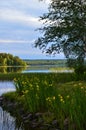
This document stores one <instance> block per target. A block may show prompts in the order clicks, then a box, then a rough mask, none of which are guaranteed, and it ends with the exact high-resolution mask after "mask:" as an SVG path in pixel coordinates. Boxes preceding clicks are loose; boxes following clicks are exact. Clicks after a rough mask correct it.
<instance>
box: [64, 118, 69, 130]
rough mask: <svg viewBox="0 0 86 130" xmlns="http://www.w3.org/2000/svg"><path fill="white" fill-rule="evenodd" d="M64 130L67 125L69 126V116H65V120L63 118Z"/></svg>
mask: <svg viewBox="0 0 86 130" xmlns="http://www.w3.org/2000/svg"><path fill="white" fill-rule="evenodd" d="M63 125H64V130H68V127H69V118H66V119H65V120H64V124H63Z"/></svg>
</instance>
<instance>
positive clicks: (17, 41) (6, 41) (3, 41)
mask: <svg viewBox="0 0 86 130" xmlns="http://www.w3.org/2000/svg"><path fill="white" fill-rule="evenodd" d="M33 42H34V40H31V41H30V40H29V41H27V40H10V39H7V40H4V39H0V43H8V44H9V43H33Z"/></svg>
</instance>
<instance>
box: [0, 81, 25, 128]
mask: <svg viewBox="0 0 86 130" xmlns="http://www.w3.org/2000/svg"><path fill="white" fill-rule="evenodd" d="M10 91H15V86H14V84H13V82H10V81H0V96H1V95H2V94H3V93H6V92H10ZM0 130H23V128H21V127H20V128H18V127H17V124H16V119H15V118H14V117H12V116H11V115H10V113H8V112H6V111H3V109H2V108H1V107H0Z"/></svg>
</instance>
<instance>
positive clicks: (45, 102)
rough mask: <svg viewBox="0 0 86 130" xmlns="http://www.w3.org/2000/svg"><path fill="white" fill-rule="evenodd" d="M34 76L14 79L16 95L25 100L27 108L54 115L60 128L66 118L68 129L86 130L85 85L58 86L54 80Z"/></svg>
mask: <svg viewBox="0 0 86 130" xmlns="http://www.w3.org/2000/svg"><path fill="white" fill-rule="evenodd" d="M32 77H33V78H32ZM32 77H31V78H30V77H29V78H27V77H21V78H17V79H14V82H15V86H16V91H17V94H18V95H19V97H23V100H25V103H24V105H25V106H24V107H26V108H27V110H29V111H31V112H36V111H41V112H47V111H48V112H50V113H52V114H53V116H54V117H53V118H56V119H57V120H58V121H59V123H60V127H61V129H63V122H64V120H65V119H68V129H69V130H73V129H76V130H84V129H85V128H86V124H85V117H86V109H85V104H86V82H80V81H79V82H69V83H63V84H62V83H61V81H60V80H59V83H57V81H56V80H51V79H53V78H52V76H51V78H47V76H45V77H42V76H40V77H39V78H38V77H36V76H32ZM52 114H51V115H50V118H52ZM74 126H75V128H74Z"/></svg>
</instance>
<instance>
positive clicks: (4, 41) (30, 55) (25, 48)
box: [0, 0, 64, 59]
mask: <svg viewBox="0 0 86 130" xmlns="http://www.w3.org/2000/svg"><path fill="white" fill-rule="evenodd" d="M48 4H49V0H45V1H44V2H39V0H1V1H0V53H2V52H4V53H5V52H6V53H11V54H13V55H16V56H19V57H20V58H23V59H52V58H53V59H60V58H64V56H63V54H60V55H57V56H55V57H53V56H46V54H43V53H42V52H41V50H39V49H37V48H34V47H33V46H34V41H35V40H36V39H37V37H38V36H39V35H40V34H39V32H38V31H35V30H36V29H37V28H39V27H41V25H42V23H41V22H39V16H41V15H42V14H43V13H45V12H47V7H48Z"/></svg>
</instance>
